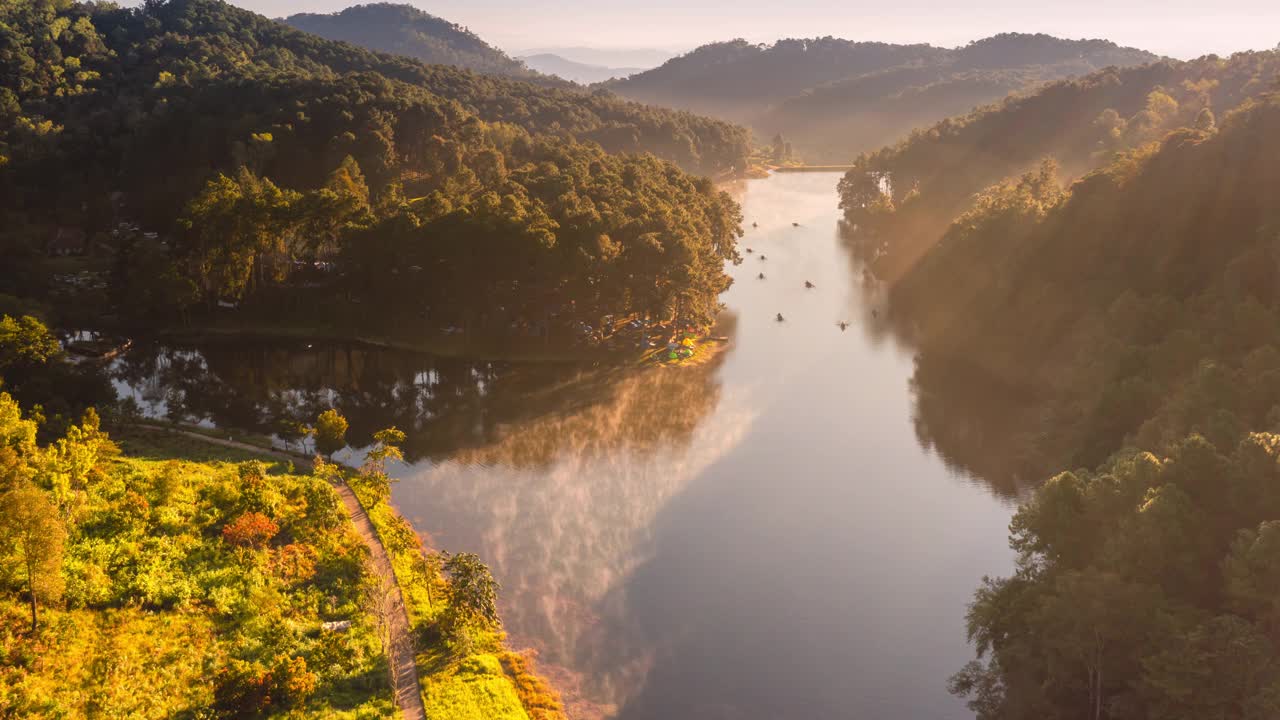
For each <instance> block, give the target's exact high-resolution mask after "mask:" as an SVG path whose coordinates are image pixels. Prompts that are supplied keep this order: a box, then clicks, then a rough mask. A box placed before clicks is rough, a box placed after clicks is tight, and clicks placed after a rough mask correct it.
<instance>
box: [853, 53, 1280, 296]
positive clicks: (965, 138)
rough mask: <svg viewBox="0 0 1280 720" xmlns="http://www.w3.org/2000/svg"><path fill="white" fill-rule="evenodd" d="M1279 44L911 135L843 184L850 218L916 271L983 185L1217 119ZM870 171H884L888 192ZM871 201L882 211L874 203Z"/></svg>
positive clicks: (1082, 84) (1066, 84) (883, 254)
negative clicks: (882, 193)
mask: <svg viewBox="0 0 1280 720" xmlns="http://www.w3.org/2000/svg"><path fill="white" fill-rule="evenodd" d="M1277 73H1280V53H1276V52H1249V53H1240V54H1237V55H1233V56H1231V57H1230V58H1218V57H1214V56H1208V57H1204V58H1200V59H1198V60H1193V61H1189V62H1174V61H1165V62H1160V63H1155V64H1151V65H1146V66H1142V67H1134V68H1123V69H1117V68H1108V69H1106V70H1102V71H1099V72H1097V73H1094V74H1091V75H1088V76H1086V77H1083V78H1079V79H1076V80H1065V81H1061V82H1057V83H1053V84H1050V85H1048V86H1046V87H1044V88H1043V89H1041V90H1039V91H1038V92H1036V93H1033V94H1030V95H1025V96H1013V97H1009V98H1007V99H1005V100H1003V101H1002V102H1000V103H997V104H995V105H992V106H990V107H986V108H982V109H979V110H976V111H974V112H973V113H971V114H969V115H966V116H963V117H956V118H950V119H947V120H944V121H942V122H940V123H938V124H936V125H934V126H932V127H927V128H921V129H918V130H916V131H914V132H912V133H911V135H910V137H908V138H906V139H904V140H903V141H901V142H900V143H898V144H897V145H894V146H891V147H886V148H884V149H881V150H879V151H877V152H874V153H870V154H868V155H864V156H862V157H860V158H859V159H858V160H857V162H856V167H855V168H854V169H853V170H851V171H850V172H849V174H848V176H847V178H846V182H845V183H844V184H843V185H842V191H841V192H842V200H843V206H844V207H845V213H846V217H847V219H848V220H849V222H850V224H851V225H853V226H855V227H856V228H857V232H856V235H858V241H859V242H860V243H861V244H862V245H863V246H864V247H865V248H866V249H867V250H868V254H869V255H872V256H875V257H877V264H878V271H879V273H880V274H881V275H882V276H884V277H886V278H888V279H896V278H897V277H899V276H900V275H901V274H902V273H904V272H905V271H907V270H908V269H909V268H910V267H911V266H912V265H913V264H914V262H915V261H916V259H917V258H919V257H920V255H921V253H923V252H924V251H925V250H927V249H928V248H929V247H930V246H931V245H932V244H933V243H934V242H936V241H937V239H938V238H939V237H940V236H941V235H942V233H943V232H944V231H945V230H946V228H947V226H948V225H949V224H950V223H951V221H952V220H953V219H955V218H956V217H957V216H958V215H960V214H961V213H962V212H964V211H965V210H966V209H967V208H968V207H969V205H970V203H971V202H972V199H973V196H974V195H975V194H976V193H978V192H979V191H981V190H982V189H983V188H985V187H988V186H990V185H992V184H993V183H997V182H1000V181H1001V180H1003V179H1005V178H1008V177H1012V176H1016V175H1018V174H1020V173H1023V172H1026V171H1028V170H1030V169H1032V168H1033V167H1034V166H1035V165H1037V164H1038V163H1039V162H1040V161H1041V160H1042V159H1043V158H1045V157H1053V158H1055V159H1056V160H1057V162H1058V163H1059V165H1060V167H1061V169H1062V171H1064V172H1065V173H1066V174H1067V175H1069V176H1072V177H1075V176H1078V175H1080V174H1082V173H1084V172H1086V171H1088V170H1090V169H1092V168H1095V167H1099V166H1101V165H1105V164H1106V163H1107V162H1109V161H1110V160H1111V159H1112V158H1113V157H1114V156H1115V153H1117V152H1123V151H1126V150H1130V149H1135V148H1138V147H1141V146H1142V145H1144V144H1146V143H1150V142H1154V141H1156V140H1159V139H1160V138H1162V137H1163V136H1164V135H1165V134H1166V133H1168V132H1169V131H1170V130H1173V129H1175V128H1179V127H1208V126H1212V124H1213V122H1214V113H1217V114H1219V115H1221V114H1224V113H1226V112H1228V111H1230V110H1231V109H1232V108H1235V107H1238V106H1239V105H1240V104H1241V103H1243V102H1245V101H1246V100H1248V99H1250V98H1255V97H1258V96H1259V95H1260V94H1262V93H1264V92H1266V91H1268V90H1269V89H1270V88H1271V87H1272V84H1273V83H1274V81H1275V78H1276V76H1277ZM868 174H870V175H872V176H875V177H879V178H885V179H886V180H887V181H888V183H889V188H890V197H889V198H884V199H882V198H880V197H879V188H878V187H877V186H876V184H874V183H871V184H868V182H867V181H866V178H867V176H868ZM868 208H870V209H872V212H870V213H868V212H866V210H867V209H868Z"/></svg>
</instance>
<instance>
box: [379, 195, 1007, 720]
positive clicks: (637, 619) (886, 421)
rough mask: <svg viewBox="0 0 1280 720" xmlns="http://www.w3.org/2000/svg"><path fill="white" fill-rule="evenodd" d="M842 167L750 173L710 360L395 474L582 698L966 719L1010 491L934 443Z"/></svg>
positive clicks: (427, 522)
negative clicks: (883, 323)
mask: <svg viewBox="0 0 1280 720" xmlns="http://www.w3.org/2000/svg"><path fill="white" fill-rule="evenodd" d="M836 179H837V176H836V175H834V174H826V173H821V174H816V173H815V174H793V175H776V176H774V177H772V178H770V179H768V180H757V181H748V182H746V183H745V184H743V185H742V186H741V187H739V188H737V189H736V190H735V192H736V193H737V194H738V195H739V199H740V202H742V204H743V210H744V214H745V217H746V227H747V228H748V232H747V235H746V237H745V238H744V239H743V241H742V246H743V248H747V247H750V248H751V249H752V251H753V252H752V253H749V254H747V253H745V250H744V256H743V257H744V261H743V263H742V264H741V265H740V266H738V267H736V268H734V269H733V270H732V272H733V274H734V276H735V278H736V281H735V284H734V287H733V288H732V289H731V290H730V291H729V292H728V293H727V294H726V295H725V298H724V301H725V302H726V304H727V306H728V313H729V314H731V316H732V317H733V318H734V320H735V323H734V330H733V338H732V344H731V346H730V349H729V350H728V351H727V353H726V355H725V356H724V357H723V358H721V359H719V360H718V362H717V363H715V364H714V365H712V366H709V367H703V368H697V369H666V370H655V371H651V372H647V373H643V374H639V375H632V376H630V377H628V378H627V379H626V380H625V381H623V382H621V383H620V384H619V385H617V386H615V387H613V388H612V389H611V391H610V392H611V393H612V394H611V395H610V396H609V397H608V398H607V399H604V400H603V401H601V402H598V403H595V404H591V405H588V406H586V407H584V408H578V409H575V408H566V409H564V410H563V411H561V412H556V413H551V414H548V415H546V416H544V417H541V418H539V419H537V420H533V421H531V422H528V423H523V424H515V425H512V426H510V427H508V428H504V429H503V430H502V431H501V432H499V433H498V437H497V438H495V440H494V441H493V442H492V443H490V444H488V445H485V446H483V447H479V448H472V449H468V450H466V451H463V452H459V453H457V454H456V455H455V456H453V457H450V458H448V459H446V460H443V461H440V462H434V461H427V462H422V463H419V464H417V465H415V466H412V467H410V468H407V469H406V470H405V471H404V472H402V473H401V481H400V483H399V484H398V485H397V486H396V487H395V489H394V500H395V502H396V503H397V505H398V506H399V507H400V508H401V510H402V511H403V512H404V513H405V514H406V515H407V516H408V517H409V518H410V519H411V520H412V521H413V522H414V525H415V527H417V528H418V529H419V530H420V531H422V532H423V533H425V534H427V535H428V536H429V537H430V538H431V540H432V542H433V543H434V544H435V545H436V546H438V547H442V548H445V549H451V550H463V549H466V550H471V551H476V552H479V553H480V554H481V556H482V557H484V558H485V559H486V560H487V561H488V562H490V563H491V564H492V565H493V569H494V571H495V574H496V575H497V577H498V579H499V580H500V581H501V582H502V583H503V592H502V600H503V603H504V606H503V613H504V620H505V622H506V624H507V627H508V629H509V631H510V632H511V634H512V636H513V637H514V638H515V639H517V640H518V641H519V642H522V643H528V644H529V645H531V646H533V647H535V648H537V649H538V650H539V651H540V653H541V659H542V663H543V666H544V667H549V666H555V673H554V674H553V676H554V677H556V678H557V679H558V680H559V684H560V685H561V687H562V688H563V689H564V690H565V691H567V692H568V694H570V695H571V696H573V697H571V699H572V700H573V701H574V708H575V709H576V710H578V714H579V715H583V716H588V715H598V716H608V715H612V714H614V713H616V715H617V716H618V717H622V718H719V717H723V718H738V717H742V718H747V717H751V718H761V717H808V718H866V717H892V718H919V717H930V718H951V717H954V718H962V717H967V716H968V713H967V711H966V710H965V709H964V708H963V706H962V704H961V703H959V702H958V701H957V700H955V699H953V698H951V697H949V696H948V695H947V693H946V690H945V681H946V679H947V677H948V675H950V673H952V672H954V671H955V670H957V669H959V667H960V666H961V665H963V663H964V662H965V661H966V660H967V659H968V657H969V655H970V651H969V649H968V647H967V645H966V644H965V638H964V629H963V614H964V607H965V605H966V603H967V601H968V600H969V597H970V595H971V593H972V590H973V588H974V587H976V584H977V581H978V580H979V579H980V578H981V577H982V575H984V574H1001V573H1004V572H1005V571H1007V570H1008V569H1009V567H1010V564H1011V558H1010V553H1009V552H1008V550H1007V548H1006V544H1005V532H1006V531H1005V528H1006V526H1007V524H1008V519H1009V515H1010V513H1011V507H1010V506H1009V505H1008V504H1007V502H1006V501H1003V500H1001V499H999V498H998V496H997V494H994V493H993V492H992V491H991V490H990V489H988V488H987V487H986V486H984V485H982V484H981V483H979V482H975V481H974V480H972V479H971V478H968V477H966V476H963V475H959V474H956V473H954V472H952V471H950V470H948V468H947V467H946V465H945V464H944V463H943V462H942V460H940V459H939V458H937V457H935V456H933V455H932V454H930V453H929V452H927V451H925V450H922V449H921V446H920V444H919V443H918V441H917V438H916V434H915V430H914V426H913V423H912V408H913V403H912V396H911V394H910V391H909V383H908V381H909V378H910V377H911V374H912V353H911V350H910V348H904V347H901V346H899V345H898V344H897V342H896V341H895V340H893V339H891V338H890V337H889V336H888V335H887V334H885V333H883V332H881V331H880V330H878V329H876V327H875V325H876V323H875V322H874V320H875V318H874V317H873V316H872V313H873V311H874V312H875V314H876V315H877V316H878V315H880V313H879V311H878V309H877V308H878V306H877V303H878V302H879V301H880V300H879V296H878V293H877V291H876V289H875V288H874V287H867V286H864V285H863V284H862V282H861V277H862V276H861V273H860V272H859V271H858V270H859V268H858V267H857V266H856V265H855V264H854V263H853V261H852V260H851V259H850V258H849V256H848V254H847V253H846V251H845V249H844V248H843V247H842V246H841V244H840V242H839V240H838V238H837V228H836V223H837V218H838V212H837V210H836V198H835V194H834V191H833V187H834V185H835V181H836ZM752 223H758V225H759V227H758V228H756V229H753V228H752V227H751V226H752ZM793 223H799V226H798V227H797V226H795V225H793ZM762 255H763V256H764V257H765V258H767V259H764V260H762V259H760V258H761V256H762ZM761 272H763V273H764V274H765V279H764V280H760V279H759V278H758V274H759V273H761ZM806 280H807V281H809V282H811V283H813V284H814V285H815V287H814V288H813V289H806V288H805V287H804V283H805V281H806ZM778 313H782V315H783V317H784V321H783V322H781V323H780V322H777V320H776V315H777V314H778ZM840 320H848V321H850V322H852V323H853V324H852V326H851V327H850V328H849V329H848V330H847V331H841V330H840V328H839V327H838V326H837V322H838V321H840Z"/></svg>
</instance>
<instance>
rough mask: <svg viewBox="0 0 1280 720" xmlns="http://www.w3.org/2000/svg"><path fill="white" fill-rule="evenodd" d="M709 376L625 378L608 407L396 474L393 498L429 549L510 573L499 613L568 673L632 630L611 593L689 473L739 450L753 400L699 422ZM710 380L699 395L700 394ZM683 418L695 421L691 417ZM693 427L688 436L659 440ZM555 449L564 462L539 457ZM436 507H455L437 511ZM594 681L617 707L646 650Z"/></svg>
mask: <svg viewBox="0 0 1280 720" xmlns="http://www.w3.org/2000/svg"><path fill="white" fill-rule="evenodd" d="M705 377H706V371H704V370H701V369H692V370H658V371H654V372H651V373H644V374H640V375H637V376H634V377H632V378H629V379H627V380H623V381H622V382H621V383H620V385H619V386H618V387H617V389H616V391H615V393H614V395H613V396H612V398H611V400H610V401H609V402H607V403H601V404H597V405H592V406H590V407H587V408H585V409H582V410H580V411H578V412H572V413H566V414H556V415H551V416H547V417H543V418H540V419H538V420H535V421H533V422H530V423H527V424H523V425H521V426H519V427H513V428H510V429H509V433H508V434H507V435H505V436H504V437H503V438H502V439H501V440H500V441H499V442H497V443H495V444H494V445H492V446H489V447H484V448H478V449H475V450H469V451H464V452H461V453H459V454H458V456H457V457H455V458H454V459H452V460H448V461H446V462H443V463H440V464H435V465H433V464H430V463H424V464H422V465H421V466H418V467H410V468H405V469H403V470H402V471H400V472H398V473H397V475H399V476H400V477H401V478H402V479H401V481H400V482H399V484H398V485H397V486H396V487H395V490H394V492H395V499H396V502H397V504H398V505H399V507H400V509H401V511H402V512H404V513H405V515H406V516H408V517H409V519H410V520H412V521H413V523H414V526H415V527H417V528H419V530H421V531H424V532H427V533H430V535H431V540H432V542H433V544H435V545H437V546H439V547H441V548H445V549H451V550H455V551H456V550H462V549H482V550H483V555H484V558H485V560H486V561H487V562H489V563H490V564H491V565H492V567H493V568H494V571H495V573H496V574H497V575H498V577H499V578H500V579H501V582H502V584H503V590H502V593H501V599H502V607H503V617H504V619H505V622H506V624H507V627H508V630H509V631H510V632H511V633H512V634H513V637H514V639H515V640H516V642H518V643H521V644H524V643H529V644H532V645H534V646H536V647H537V648H538V649H539V650H540V651H541V654H542V659H543V664H544V666H547V667H548V669H549V670H551V671H552V672H553V673H554V672H556V671H557V670H556V669H554V668H551V666H553V665H554V666H561V668H572V667H575V666H576V664H577V663H576V662H575V661H576V660H577V659H578V658H579V656H580V654H581V653H582V652H583V651H584V650H587V651H589V650H591V649H592V648H593V646H594V645H596V644H598V643H599V642H601V641H602V640H603V641H605V642H614V641H620V640H622V638H615V639H614V641H610V640H608V638H604V637H601V636H600V633H599V631H600V629H602V628H604V627H613V626H616V625H617V624H618V623H620V622H625V618H626V616H627V615H628V614H629V610H628V608H626V607H625V602H617V601H615V600H614V599H611V598H610V597H609V596H610V594H611V593H612V592H613V591H614V590H615V588H617V587H618V586H619V585H620V584H621V583H623V582H624V581H625V580H626V578H627V577H628V576H629V575H630V574H631V573H632V572H634V570H635V569H636V568H637V567H638V566H639V565H640V564H641V563H643V562H644V561H645V560H647V559H648V554H649V552H650V548H651V546H652V542H653V537H652V527H651V526H652V523H653V521H654V519H655V517H656V516H657V514H658V512H659V511H660V510H661V508H662V507H663V506H664V505H665V504H666V503H667V502H668V501H669V500H670V499H671V498H672V497H673V496H674V495H676V494H677V493H679V492H681V491H682V490H683V489H684V487H685V485H686V484H687V483H688V482H689V481H690V480H691V479H693V478H695V477H697V476H698V475H699V474H701V473H702V472H703V471H704V470H705V469H706V468H707V467H708V466H709V465H710V464H712V463H713V462H716V461H717V460H719V459H720V458H721V457H722V456H723V455H724V454H725V453H726V452H727V451H729V450H730V449H731V448H733V447H734V446H736V445H737V444H738V442H739V441H740V440H741V438H742V436H743V434H744V433H745V432H746V429H747V428H748V427H749V426H750V424H751V419H752V414H751V412H750V411H749V410H748V403H744V402H741V399H737V400H735V399H734V398H725V399H724V400H723V401H722V402H721V403H720V406H719V408H718V410H717V412H716V421H715V422H707V423H701V424H697V423H696V422H694V423H690V421H696V420H698V419H700V418H701V417H702V415H703V412H704V408H703V407H699V406H702V405H705V402H706V398H705V397H704V396H705V395H706V392H707V391H706V385H705V383H704V380H705ZM698 386H701V387H698ZM683 413H689V415H688V416H685V415H683ZM679 426H687V428H688V430H689V431H690V432H691V434H689V435H686V434H684V433H674V434H673V433H670V432H663V431H662V428H664V427H665V428H667V429H670V428H672V427H679ZM548 449H554V450H555V455H554V457H553V458H551V459H550V460H549V461H544V460H545V459H544V457H543V456H544V455H545V454H546V452H547V450H548ZM441 509H447V510H445V511H444V512H440V510H441ZM635 650H636V654H634V655H632V656H629V657H626V658H622V661H620V662H616V663H614V664H613V666H611V667H609V668H600V670H601V672H589V673H587V674H586V676H585V677H572V676H569V675H562V676H561V677H562V678H563V680H562V682H561V684H562V685H563V684H564V681H566V680H567V681H568V682H570V683H578V682H585V683H586V684H587V685H588V687H587V689H586V695H587V696H589V697H591V698H593V699H596V700H597V701H600V702H605V703H608V702H610V701H612V700H614V699H616V698H617V695H618V693H619V691H620V689H622V688H621V686H633V685H635V684H636V683H637V682H638V681H639V680H640V679H642V678H643V671H644V669H645V663H646V661H647V659H648V657H647V651H648V648H646V647H637V648H635Z"/></svg>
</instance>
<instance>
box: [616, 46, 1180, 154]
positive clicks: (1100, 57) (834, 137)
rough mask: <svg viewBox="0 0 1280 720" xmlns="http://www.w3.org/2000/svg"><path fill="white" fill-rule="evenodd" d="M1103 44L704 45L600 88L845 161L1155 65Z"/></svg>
mask: <svg viewBox="0 0 1280 720" xmlns="http://www.w3.org/2000/svg"><path fill="white" fill-rule="evenodd" d="M1156 59H1157V58H1156V56H1154V55H1151V54H1150V53H1146V52H1143V51H1140V50H1134V49H1131V48H1122V47H1119V46H1117V45H1115V44H1114V43H1110V42H1106V41H1103V40H1079V41H1076V40H1062V39H1059V38H1054V37H1050V36H1047V35H1020V34H1012V33H1010V34H1004V35H997V36H995V37H991V38H986V39H984V40H979V41H976V42H973V43H970V44H969V45H967V46H964V47H960V48H956V49H946V48H939V47H933V46H930V45H888V44H884V43H870V42H851V41H848V40H840V39H837V38H831V37H826V38H814V39H808V40H805V39H788V40H780V41H778V42H776V43H774V44H773V45H753V44H750V43H747V42H746V41H743V40H735V41H733V42H726V43H715V44H712V45H706V46H703V47H701V48H698V49H697V50H694V51H693V52H691V53H689V54H687V55H684V56H681V57H678V58H675V59H673V60H671V61H669V62H667V63H666V64H665V65H663V66H662V67H659V68H655V69H653V70H649V71H647V72H644V73H639V74H637V75H633V76H631V77H629V78H627V79H625V80H621V81H618V82H615V83H611V84H610V85H609V87H611V88H613V89H615V90H617V91H618V92H619V93H621V94H622V95H624V96H626V97H631V98H635V99H638V100H643V101H645V102H653V103H659V104H664V105H671V106H673V107H682V108H688V109H690V110H693V111H695V112H705V113H710V114H715V115H719V116H722V117H727V118H731V119H734V120H737V121H740V122H744V123H747V124H749V125H751V126H752V127H753V128H754V129H755V130H756V131H757V132H758V133H759V134H760V135H761V136H762V137H772V136H773V135H776V134H779V133H780V134H782V135H783V136H784V137H785V138H786V139H787V140H789V141H790V142H791V143H792V144H793V146H794V148H795V150H796V153H797V154H798V155H801V156H804V157H808V158H811V159H814V160H824V161H830V162H847V161H848V160H849V159H851V158H852V157H853V156H855V155H856V154H857V153H859V152H861V151H865V150H870V149H872V148H875V147H879V146H881V145H883V144H885V143H887V142H891V141H892V140H894V139H896V138H898V137H900V136H901V135H902V133H903V132H904V131H905V130H908V129H910V128H913V127H916V126H919V125H925V124H928V123H932V122H935V121H937V120H940V119H942V118H945V117H947V116H950V115H954V114H956V113H962V112H966V111H968V110H970V109H971V108H973V107H974V106H977V105H983V104H986V103H990V102H993V101H995V100H999V99H1000V98H1003V97H1005V96H1006V95H1008V94H1009V93H1012V92H1017V91H1022V90H1027V89H1030V88H1032V87H1035V86H1037V85H1039V84H1041V83H1044V82H1047V81H1050V80H1056V79H1059V78H1063V77H1067V76H1071V75H1080V74H1085V73H1089V72H1092V71H1094V70H1097V69H1099V68H1103V67H1107V66H1109V65H1120V66H1125V65H1136V64H1139V63H1145V62H1151V61H1154V60H1156Z"/></svg>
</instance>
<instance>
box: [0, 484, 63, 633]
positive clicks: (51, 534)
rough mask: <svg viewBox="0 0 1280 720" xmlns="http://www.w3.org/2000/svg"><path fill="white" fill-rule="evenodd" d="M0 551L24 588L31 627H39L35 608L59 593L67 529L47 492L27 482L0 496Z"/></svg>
mask: <svg viewBox="0 0 1280 720" xmlns="http://www.w3.org/2000/svg"><path fill="white" fill-rule="evenodd" d="M0 507H3V508H4V512H3V513H0V552H3V553H5V559H6V560H7V561H8V562H9V563H11V568H10V570H11V573H12V575H13V576H14V578H15V580H16V581H17V582H19V583H20V584H22V585H23V586H24V587H25V589H26V591H27V598H28V601H29V602H30V606H31V631H32V632H35V631H36V630H37V629H39V625H40V623H39V615H38V608H39V606H40V605H42V604H48V603H51V602H55V601H56V600H58V599H59V598H61V597H62V591H63V588H64V587H65V583H64V581H63V577H62V552H63V545H64V543H65V542H66V538H67V531H66V528H65V527H64V526H63V523H62V519H61V517H59V515H58V509H57V506H56V505H54V503H53V501H52V500H51V499H50V498H49V495H48V493H46V492H45V491H43V490H41V489H39V488H37V487H35V486H33V485H29V484H24V485H21V486H19V487H17V488H14V489H12V490H9V491H8V492H6V493H4V495H2V496H0Z"/></svg>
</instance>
